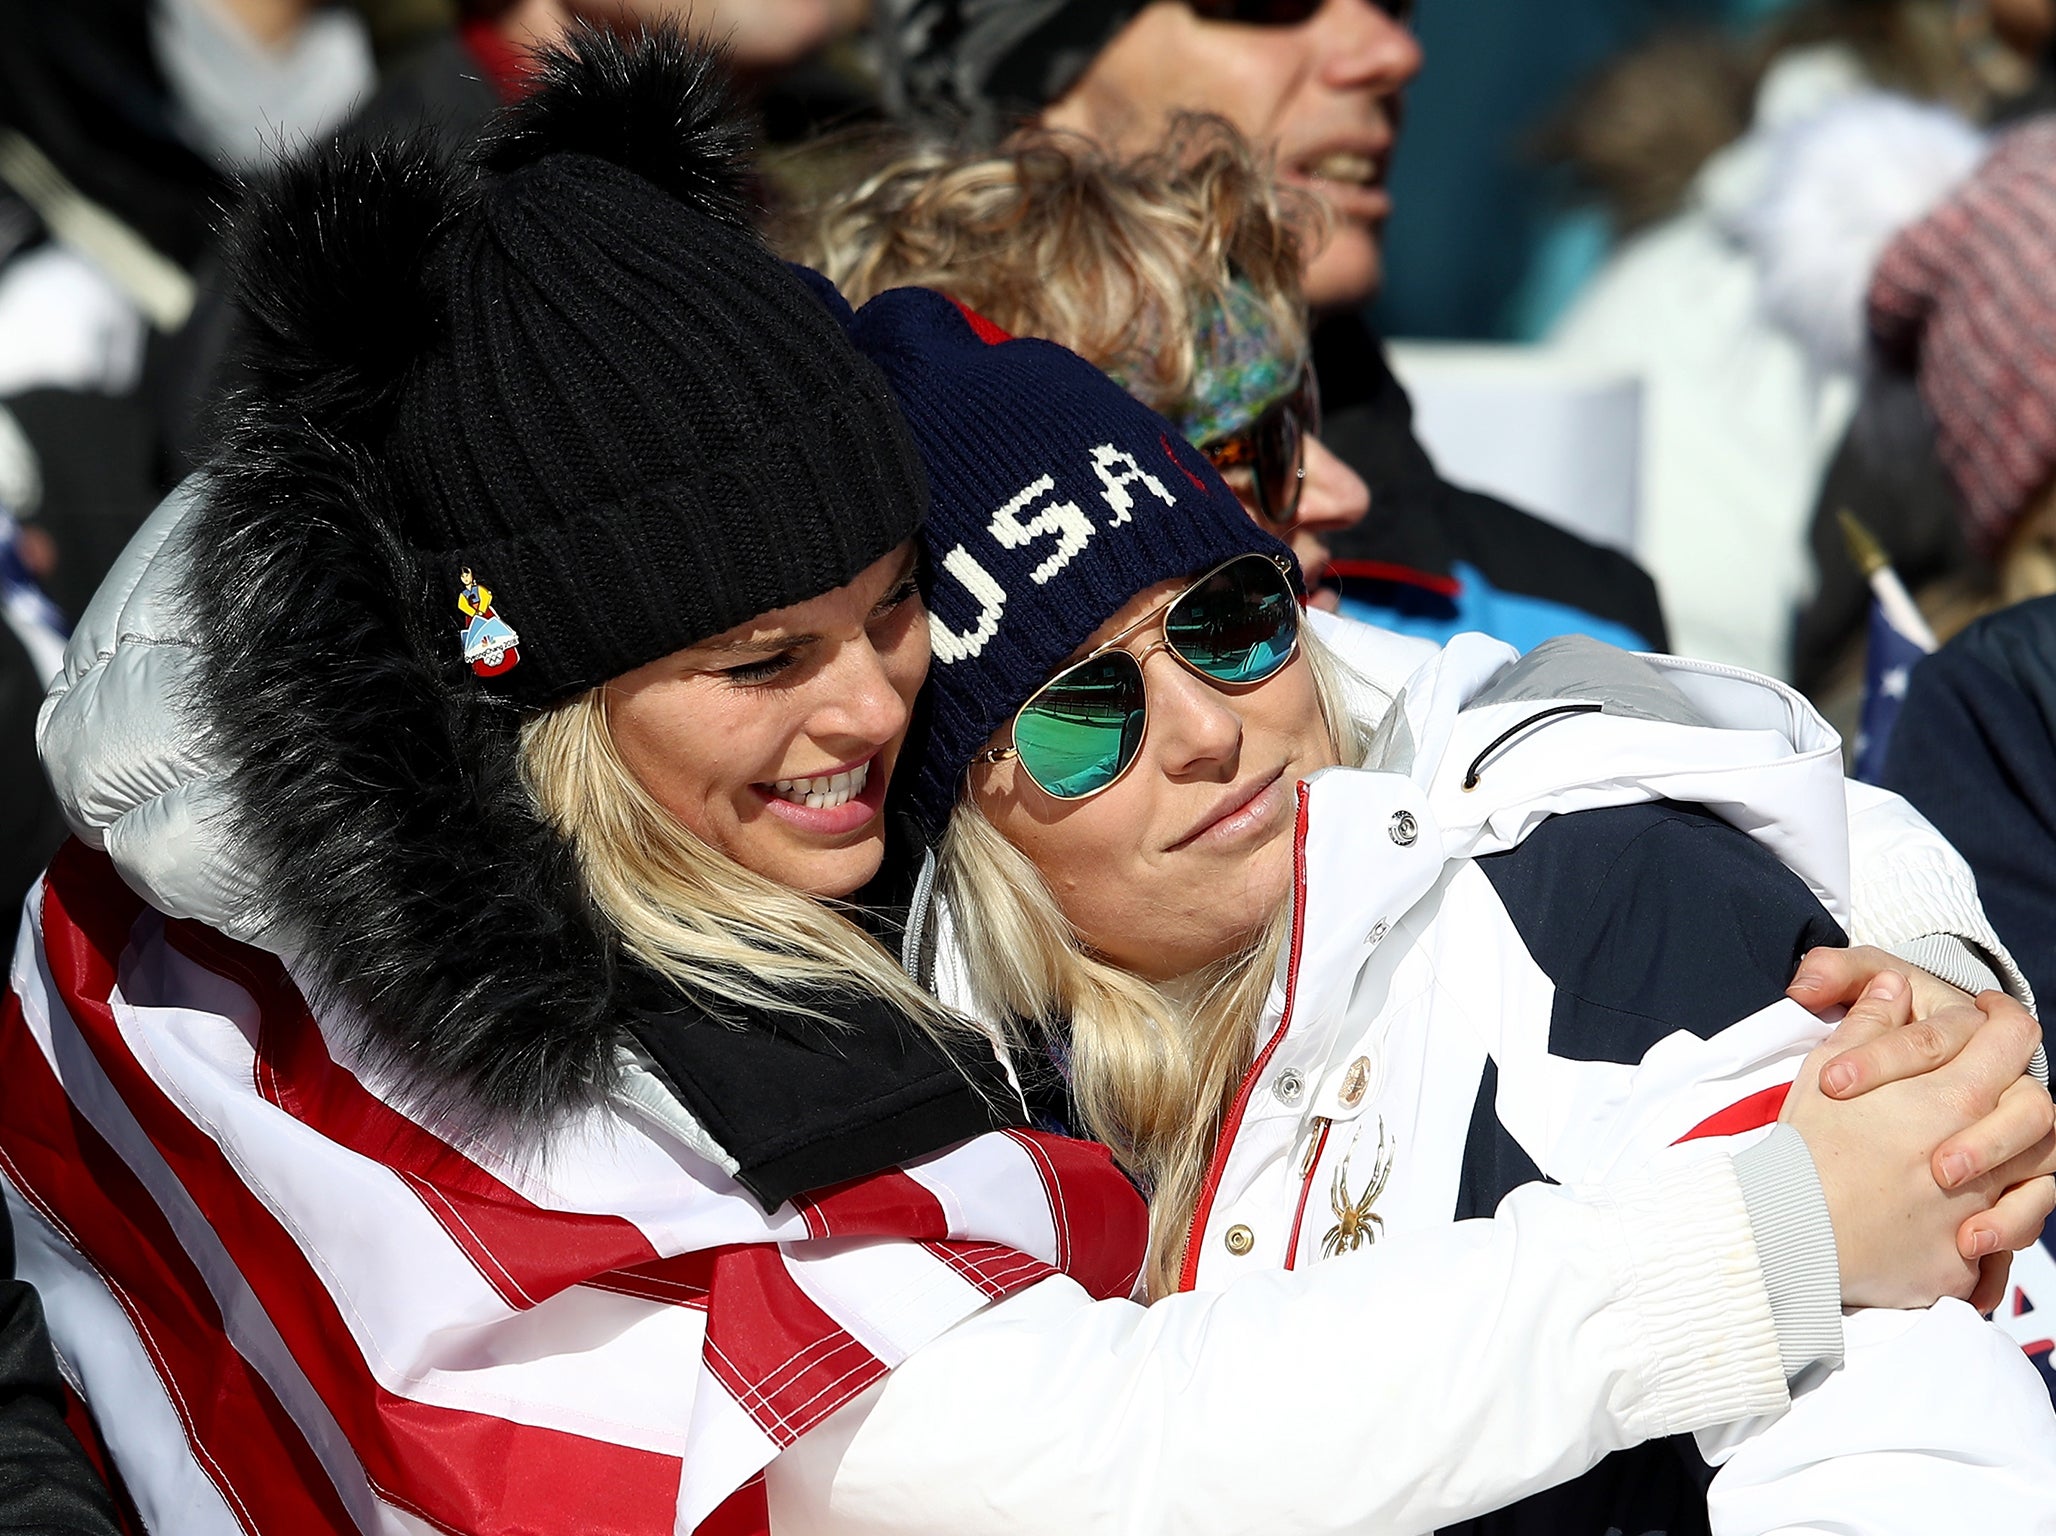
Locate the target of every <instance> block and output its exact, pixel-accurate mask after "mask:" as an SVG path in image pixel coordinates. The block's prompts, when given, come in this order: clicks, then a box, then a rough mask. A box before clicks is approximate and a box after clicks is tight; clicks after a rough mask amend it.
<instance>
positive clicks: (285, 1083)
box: [138, 903, 657, 1309]
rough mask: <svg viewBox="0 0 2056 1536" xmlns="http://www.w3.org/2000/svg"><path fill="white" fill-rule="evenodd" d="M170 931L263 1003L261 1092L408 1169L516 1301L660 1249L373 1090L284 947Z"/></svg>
mask: <svg viewBox="0 0 2056 1536" xmlns="http://www.w3.org/2000/svg"><path fill="white" fill-rule="evenodd" d="M138 905H139V906H140V903H139V904H138ZM164 932H165V938H166V940H167V941H168V942H170V944H171V945H172V947H173V948H175V949H177V950H178V951H179V952H180V953H181V954H183V955H185V956H186V957H187V958H188V959H190V960H191V961H193V962H194V964H196V965H200V966H203V967H205V968H206V969H208V970H210V971H213V972H215V973H216V974H218V975H221V976H225V977H227V978H228V979H229V980H230V981H233V982H235V983H236V985H238V986H240V987H241V988H242V989H243V990H244V991H245V992H247V993H249V994H250V998H251V1001H252V1002H254V1003H255V1004H256V1005H257V1011H258V1020H259V1022H258V1033H257V1045H256V1050H257V1065H256V1084H257V1091H258V1092H259V1093H260V1094H262V1095H263V1096H264V1097H265V1098H266V1099H268V1100H270V1101H271V1102H272V1103H273V1104H276V1105H277V1106H278V1107H279V1108H280V1109H283V1110H284V1111H285V1112H286V1113H287V1114H289V1115H291V1116H292V1117H293V1118H294V1119H296V1120H298V1121H300V1122H301V1123H302V1124H303V1125H306V1126H309V1127H310V1128H312V1129H314V1130H316V1131H319V1132H320V1133H321V1134H322V1135H323V1136H325V1137H327V1138H328V1139H329V1140H330V1141H333V1142H335V1143H336V1144H337V1145H338V1146H343V1147H347V1148H349V1149H350V1150H351V1151H352V1152H355V1153H357V1154H358V1155H359V1156H360V1157H365V1158H369V1159H370V1160H372V1161H373V1162H377V1163H382V1164H384V1165H385V1166H386V1167H389V1168H391V1169H392V1170H393V1171H394V1172H395V1173H397V1174H399V1175H400V1177H401V1178H402V1179H403V1180H405V1181H406V1183H407V1186H408V1187H409V1188H410V1189H412V1190H413V1191H414V1193H415V1194H416V1196H418V1197H419V1198H420V1200H421V1203H422V1204H423V1205H424V1206H426V1207H427V1208H428V1210H429V1212H430V1213H431V1214H433V1215H434V1217H435V1218H436V1220H437V1221H438V1222H440V1223H441V1224H442V1227H443V1230H444V1231H445V1232H447V1233H449V1235H450V1240H451V1242H453V1243H455V1244H456V1245H457V1247H458V1248H460V1249H462V1250H463V1252H464V1253H465V1255H466V1256H467V1257H468V1258H470V1260H471V1261H472V1263H473V1264H474V1265H476V1266H477V1268H478V1271H479V1273H480V1274H481V1275H483V1276H484V1277H485V1279H486V1282H487V1283H488V1284H490V1285H491V1286H492V1287H493V1289H494V1290H496V1291H498V1292H499V1293H500V1296H501V1298H502V1299H503V1300H504V1301H505V1302H506V1303H507V1305H508V1306H510V1307H514V1308H517V1309H522V1308H527V1307H532V1306H534V1305H535V1304H536V1303H537V1302H540V1301H543V1300H546V1299H547V1298H549V1297H551V1296H554V1295H556V1294H557V1293H558V1292H559V1291H561V1290H563V1289H564V1288H565V1287H566V1286H569V1285H577V1284H579V1283H581V1282H582V1281H584V1280H587V1279H589V1278H590V1277H592V1276H593V1275H598V1274H604V1273H606V1272H607V1271H609V1270H613V1269H632V1268H635V1267H636V1266H638V1265H643V1264H648V1263H650V1262H652V1261H653V1260H655V1259H656V1257H657V1251H656V1249H655V1248H653V1247H651V1246H650V1241H649V1239H648V1238H647V1237H645V1236H644V1235H643V1232H642V1229H641V1228H639V1227H637V1226H636V1225H635V1223H634V1222H631V1221H628V1220H625V1219H624V1218H622V1217H619V1216H608V1215H602V1214H594V1213H590V1212H584V1211H564V1210H555V1209H549V1208H545V1207H543V1206H539V1205H536V1204H535V1203H534V1202H533V1201H531V1200H529V1199H528V1198H527V1197H526V1196H524V1195H522V1194H521V1193H520V1192H519V1191H517V1190H515V1189H512V1188H510V1187H509V1186H508V1185H506V1184H504V1183H502V1182H501V1181H500V1180H499V1179H497V1178H495V1177H494V1176H493V1175H492V1174H490V1173H488V1172H487V1171H486V1170H485V1169H484V1168H482V1167H480V1166H479V1165H478V1164H477V1163H475V1162H473V1161H472V1160H471V1159H470V1158H468V1157H466V1156H465V1155H464V1154H463V1153H462V1152H459V1151H458V1150H457V1149H456V1148H455V1147H453V1146H451V1145H450V1144H449V1143H447V1142H445V1141H443V1140H442V1139H441V1138H440V1137H438V1136H436V1135H434V1134H433V1133H432V1132H430V1131H428V1130H426V1129H424V1128H423V1127H422V1126H420V1125H419V1124H417V1123H416V1122H414V1121H413V1120H410V1119H408V1118H407V1116H405V1115H403V1114H401V1113H400V1112H399V1111H398V1110H396V1109H394V1108H393V1107H392V1106H391V1105H390V1104H387V1103H386V1102H385V1101H384V1100H382V1099H380V1098H379V1097H378V1096H377V1095H376V1094H374V1093H372V1092H371V1091H370V1090H369V1089H367V1088H366V1087H365V1086H364V1085H363V1084H362V1083H361V1082H359V1081H358V1079H357V1076H356V1074H355V1073H353V1072H351V1071H350V1070H349V1069H348V1068H347V1067H344V1066H343V1065H342V1064H341V1063H339V1062H338V1061H336V1060H335V1058H334V1057H332V1056H331V1055H330V1054H329V1051H328V1043H327V1042H326V1041H325V1040H324V1039H323V1038H322V1035H321V1029H320V1026H318V1025H317V1024H316V1023H315V1021H314V1017H313V1015H312V1014H310V1013H309V1012H308V1010H307V1004H306V1001H305V999H303V998H302V997H301V996H300V992H299V989H298V988H296V987H295V986H294V985H293V982H292V978H291V977H290V976H288V975H287V974H286V970H285V967H284V966H283V965H281V964H280V963H279V962H278V960H277V959H276V957H274V956H271V955H268V954H265V953H264V952H263V951H261V950H257V949H253V948H251V947H250V946H248V945H246V944H238V943H236V942H234V941H233V940H232V939H229V938H226V937H224V936H223V935H222V934H220V933H217V932H216V931H215V930H214V929H212V928H208V927H205V926H204V925H202V924H199V923H190V922H181V921H167V922H166V923H165V925H164Z"/></svg>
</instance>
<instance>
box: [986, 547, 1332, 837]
mask: <svg viewBox="0 0 2056 1536" xmlns="http://www.w3.org/2000/svg"><path fill="white" fill-rule="evenodd" d="M1244 560H1262V561H1264V562H1265V563H1267V564H1269V565H1272V566H1275V567H1276V568H1277V570H1278V573H1279V574H1280V575H1282V576H1283V577H1284V578H1285V586H1286V590H1287V592H1288V593H1291V594H1292V598H1293V605H1292V608H1293V614H1294V620H1293V625H1292V643H1291V645H1290V646H1289V647H1287V649H1286V652H1285V656H1284V659H1283V660H1282V661H1280V662H1279V663H1278V665H1277V666H1276V667H1274V668H1272V669H1271V670H1270V671H1269V672H1266V673H1265V674H1264V675H1263V676H1262V677H1259V678H1253V679H1252V680H1250V681H1249V682H1246V683H1231V682H1227V681H1225V680H1224V679H1222V678H1218V677H1215V676H1214V675H1213V674H1212V673H1211V672H1208V671H1206V670H1204V669H1203V668H1201V667H1199V666H1198V665H1196V664H1194V663H1193V662H1190V661H1187V660H1186V659H1185V658H1184V657H1183V656H1181V655H1180V654H1179V653H1178V650H1177V647H1175V646H1173V645H1172V644H1171V642H1170V639H1169V638H1168V637H1167V636H1165V635H1162V634H1159V635H1158V636H1157V637H1156V639H1155V640H1153V641H1151V642H1150V643H1149V644H1148V645H1146V646H1144V647H1143V648H1142V650H1141V652H1140V653H1137V652H1134V651H1130V650H1128V649H1127V647H1126V646H1125V645H1124V644H1123V643H1122V642H1123V641H1125V640H1127V639H1129V638H1130V637H1131V636H1133V635H1134V634H1135V632H1136V631H1137V630H1140V629H1144V628H1147V627H1148V626H1149V625H1150V624H1152V623H1159V622H1161V621H1163V620H1165V619H1167V618H1168V617H1169V616H1170V612H1171V610H1172V609H1173V608H1175V607H1177V606H1178V605H1179V604H1180V603H1182V602H1184V601H1185V599H1186V598H1188V597H1190V596H1192V594H1193V593H1195V592H1197V591H1198V590H1199V589H1200V588H1201V587H1203V586H1205V585H1206V584H1207V583H1208V582H1210V581H1212V580H1213V579H1214V578H1215V577H1216V576H1218V575H1220V574H1221V572H1223V571H1225V570H1227V569H1228V568H1229V567H1230V566H1232V565H1238V564H1240V563H1241V562H1242V561H1244ZM1304 622H1305V613H1304V610H1303V609H1302V608H1301V606H1300V604H1299V598H1298V594H1297V593H1296V592H1292V562H1291V561H1289V560H1287V559H1286V558H1285V557H1284V556H1282V555H1264V554H1259V553H1257V552H1256V551H1255V550H1250V551H1247V552H1246V553H1244V554H1240V555H1234V556H1231V557H1230V558H1228V559H1226V560H1223V561H1222V562H1221V563H1220V564H1219V565H1216V566H1214V567H1212V568H1211V569H1209V570H1208V571H1206V572H1205V573H1204V574H1203V575H1201V576H1199V577H1197V578H1195V579H1194V580H1193V581H1192V582H1191V583H1190V584H1189V585H1187V586H1185V587H1183V588H1181V589H1180V590H1179V591H1178V592H1177V593H1176V594H1175V595H1173V596H1171V597H1169V598H1166V599H1165V600H1164V601H1163V603H1161V604H1160V605H1158V606H1157V607H1155V608H1152V609H1150V611H1149V612H1148V613H1145V614H1144V615H1143V616H1142V617H1141V618H1139V619H1137V620H1136V621H1135V622H1134V623H1133V624H1130V625H1128V626H1127V627H1126V628H1124V629H1123V630H1122V631H1121V632H1120V633H1119V634H1116V635H1110V636H1108V637H1107V638H1106V639H1105V640H1103V641H1101V642H1100V643H1099V644H1098V645H1095V646H1094V647H1093V648H1092V649H1091V651H1089V652H1088V653H1087V654H1085V655H1083V656H1080V657H1079V658H1078V659H1077V660H1076V661H1074V662H1072V663H1071V664H1070V665H1069V666H1067V667H1063V668H1060V669H1059V670H1058V671H1056V672H1053V673H1051V674H1050V676H1049V677H1048V678H1047V679H1046V680H1045V681H1044V682H1043V684H1042V686H1041V687H1039V688H1037V689H1036V690H1035V691H1034V692H1033V693H1031V694H1029V695H1028V697H1027V698H1025V699H1023V700H1022V701H1021V705H1020V708H1018V709H1016V710H1015V711H1014V713H1013V715H1012V717H1011V718H1010V719H1009V720H1008V722H1007V735H1008V737H1009V738H1011V737H1012V736H1013V734H1014V732H1015V729H1016V728H1017V727H1018V725H1019V723H1020V719H1021V716H1022V714H1023V713H1025V712H1026V711H1027V709H1028V708H1029V706H1030V705H1032V704H1034V702H1035V701H1036V700H1037V699H1039V698H1041V697H1042V695H1043V694H1044V693H1046V692H1047V691H1048V690H1049V689H1051V688H1053V687H1055V686H1056V685H1057V684H1058V683H1060V682H1062V681H1063V680H1064V679H1065V678H1066V677H1069V676H1070V675H1071V674H1072V673H1073V672H1076V671H1077V670H1078V669H1079V668H1081V667H1087V666H1090V665H1091V664H1092V663H1093V662H1095V661H1097V660H1099V658H1100V657H1102V656H1104V655H1106V653H1107V652H1109V651H1121V652H1123V653H1124V654H1126V655H1127V656H1128V657H1129V659H1130V660H1132V661H1133V662H1134V663H1135V670H1136V672H1137V674H1138V675H1142V677H1143V697H1142V735H1141V736H1140V737H1139V738H1138V739H1137V740H1136V743H1135V751H1134V753H1133V754H1132V755H1131V756H1130V757H1129V759H1128V761H1127V762H1125V763H1123V764H1121V766H1120V768H1119V769H1118V770H1116V771H1115V773H1114V776H1113V777H1112V778H1110V779H1108V780H1107V781H1106V783H1104V784H1102V785H1100V786H1099V788H1097V789H1088V790H1087V791H1086V792H1085V793H1084V794H1082V795H1060V794H1058V793H1056V791H1054V790H1052V789H1051V788H1050V787H1049V786H1048V785H1046V784H1044V783H1043V782H1042V780H1040V779H1038V778H1037V777H1036V776H1035V770H1034V769H1032V768H1030V767H1029V766H1028V765H1027V764H1026V763H1021V772H1023V773H1024V774H1026V775H1027V776H1028V782H1029V783H1031V784H1033V785H1034V786H1035V787H1036V788H1037V789H1039V790H1041V791H1042V792H1043V793H1044V794H1045V795H1048V796H1049V797H1050V799H1052V800H1058V801H1061V802H1063V803H1064V804H1065V805H1078V804H1080V803H1082V802H1084V801H1086V800H1090V799H1092V798H1093V796H1095V795H1103V794H1105V793H1106V792H1107V791H1108V790H1110V789H1112V788H1113V787H1114V786H1115V785H1116V784H1118V783H1120V782H1121V780H1122V779H1124V778H1126V777H1127V776H1128V770H1129V769H1130V768H1133V767H1134V766H1135V763H1136V760H1137V759H1138V758H1140V757H1141V756H1142V747H1143V743H1145V742H1147V741H1148V740H1149V679H1148V677H1147V675H1146V674H1143V673H1142V666H1143V663H1144V662H1146V661H1148V660H1149V658H1150V657H1152V656H1154V655H1155V654H1156V653H1157V652H1158V651H1169V652H1170V653H1171V659H1172V660H1173V661H1175V662H1177V663H1178V665H1180V666H1181V667H1183V668H1184V669H1185V670H1186V671H1188V672H1190V673H1191V674H1192V675H1193V676H1194V677H1197V678H1199V679H1200V680H1202V681H1203V682H1207V683H1211V684H1212V685H1213V686H1214V687H1216V688H1218V689H1220V690H1222V691H1223V692H1232V691H1234V690H1236V689H1241V688H1255V687H1257V686H1258V685H1260V684H1263V683H1268V682H1269V681H1270V680H1271V679H1272V678H1274V677H1276V676H1277V675H1278V674H1279V673H1280V672H1283V671H1284V670H1285V669H1286V668H1287V667H1289V666H1291V665H1292V661H1293V658H1294V657H1296V656H1298V655H1299V631H1300V625H1301V624H1303V623H1304ZM1020 757H1021V753H1020V749H1019V748H1017V747H987V748H986V749H985V750H984V751H983V752H980V753H978V754H977V755H976V756H975V757H973V758H972V759H971V762H970V764H969V766H968V767H966V769H965V770H964V771H965V772H966V773H969V772H970V770H971V768H976V767H979V766H980V765H984V764H991V763H1008V762H1020Z"/></svg>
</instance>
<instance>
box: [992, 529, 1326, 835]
mask: <svg viewBox="0 0 2056 1536" xmlns="http://www.w3.org/2000/svg"><path fill="white" fill-rule="evenodd" d="M1158 621H1162V623H1163V627H1164V632H1163V638H1162V639H1159V640H1155V641H1152V642H1151V643H1150V644H1148V645H1146V646H1144V647H1143V648H1142V651H1141V653H1140V654H1137V653H1135V652H1133V651H1128V650H1125V649H1123V648H1122V644H1121V643H1122V642H1123V641H1124V640H1126V639H1128V638H1129V637H1130V636H1131V635H1133V634H1134V633H1135V632H1136V631H1137V630H1139V629H1141V628H1143V627H1144V626H1145V625H1149V624H1154V623H1157V622H1158ZM1298 649H1299V598H1298V596H1297V595H1296V594H1295V593H1294V592H1293V590H1292V577H1291V575H1290V574H1289V568H1288V567H1287V565H1286V563H1285V561H1284V560H1282V559H1278V558H1274V557H1272V556H1269V555H1254V554H1252V555H1237V556H1236V557H1235V558H1234V559H1233V560H1230V561H1227V562H1226V563H1225V564H1222V565H1217V566H1215V567H1214V568H1213V569H1212V570H1210V571H1208V572H1207V573H1206V574H1205V575H1204V576H1202V577H1200V578H1199V580H1197V581H1195V582H1194V583H1193V584H1192V585H1191V586H1189V587H1187V588H1186V589H1185V590H1184V591H1183V592H1180V593H1179V594H1178V595H1177V596H1176V597H1174V598H1172V599H1171V600H1170V602H1168V603H1166V604H1165V605H1164V606H1163V607H1161V608H1159V609H1156V610H1155V611H1154V612H1152V613H1149V614H1146V615H1144V616H1143V617H1142V618H1140V619H1137V620H1136V621H1135V622H1134V623H1133V624H1131V625H1129V626H1128V627H1127V628H1126V629H1124V630H1122V631H1121V632H1120V633H1119V634H1118V635H1115V636H1114V637H1113V638H1112V639H1111V640H1109V641H1107V642H1106V644H1104V645H1102V646H1099V647H1097V648H1096V649H1095V650H1094V651H1093V652H1092V654H1091V655H1089V656H1087V657H1085V658H1084V660H1082V661H1077V662H1073V663H1072V664H1071V665H1070V666H1068V667H1066V668H1064V670H1063V671H1061V672H1059V673H1058V674H1057V675H1056V676H1055V677H1053V678H1051V679H1050V680H1049V681H1048V682H1046V683H1044V684H1043V685H1042V686H1041V687H1040V688H1038V689H1036V690H1035V692H1034V693H1032V694H1030V695H1029V697H1028V702H1027V703H1025V704H1023V705H1022V706H1021V707H1020V709H1018V710H1016V711H1015V713H1014V724H1013V732H1012V735H1013V741H1014V744H1013V745H1012V746H1010V747H993V748H991V749H989V750H987V751H984V752H981V753H979V754H978V755H977V756H976V757H974V758H972V759H971V761H972V762H974V763H1003V762H1006V761H1007V760H1008V759H1010V758H1011V759H1014V760H1017V761H1018V762H1019V763H1020V765H1021V769H1022V771H1023V772H1024V773H1026V774H1027V775H1028V777H1029V778H1031V779H1033V780H1034V781H1035V783H1036V786H1037V787H1038V788H1040V789H1041V790H1042V791H1043V793H1044V794H1047V795H1051V796H1053V797H1054V798H1056V799H1058V800H1085V799H1089V798H1090V797H1091V796H1093V795H1096V794H1098V793H1099V792H1100V791H1101V790H1103V789H1108V788H1110V787H1112V786H1113V785H1114V784H1115V783H1116V782H1117V781H1118V780H1119V779H1120V777H1121V775H1122V774H1124V773H1126V772H1127V771H1128V768H1129V766H1130V765H1131V764H1132V763H1133V762H1134V761H1135V755H1136V753H1138V752H1139V751H1141V750H1142V734H1143V731H1144V729H1145V727H1146V725H1147V723H1148V713H1149V704H1148V697H1147V693H1146V691H1145V689H1144V687H1143V680H1142V664H1143V663H1144V662H1145V661H1147V660H1148V659H1149V658H1150V657H1151V656H1153V655H1155V654H1156V653H1157V652H1158V651H1159V650H1165V651H1169V652H1170V653H1171V655H1172V656H1173V657H1175V658H1176V659H1177V660H1178V661H1179V662H1180V663H1182V664H1183V665H1184V666H1185V668H1186V669H1187V670H1188V671H1190V672H1192V673H1194V674H1195V675H1197V676H1199V677H1203V678H1205V679H1207V680H1208V681H1209V682H1214V683H1221V684H1225V685H1227V686H1230V687H1236V686H1241V685H1244V684H1248V683H1260V682H1262V681H1263V680H1264V679H1265V678H1267V677H1271V676H1273V675H1274V674H1276V673H1277V671H1278V670H1279V669H1280V668H1281V667H1283V666H1284V665H1285V663H1287V662H1288V661H1290V660H1291V659H1292V656H1293V653H1294V652H1295V651H1297V650H1298Z"/></svg>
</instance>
